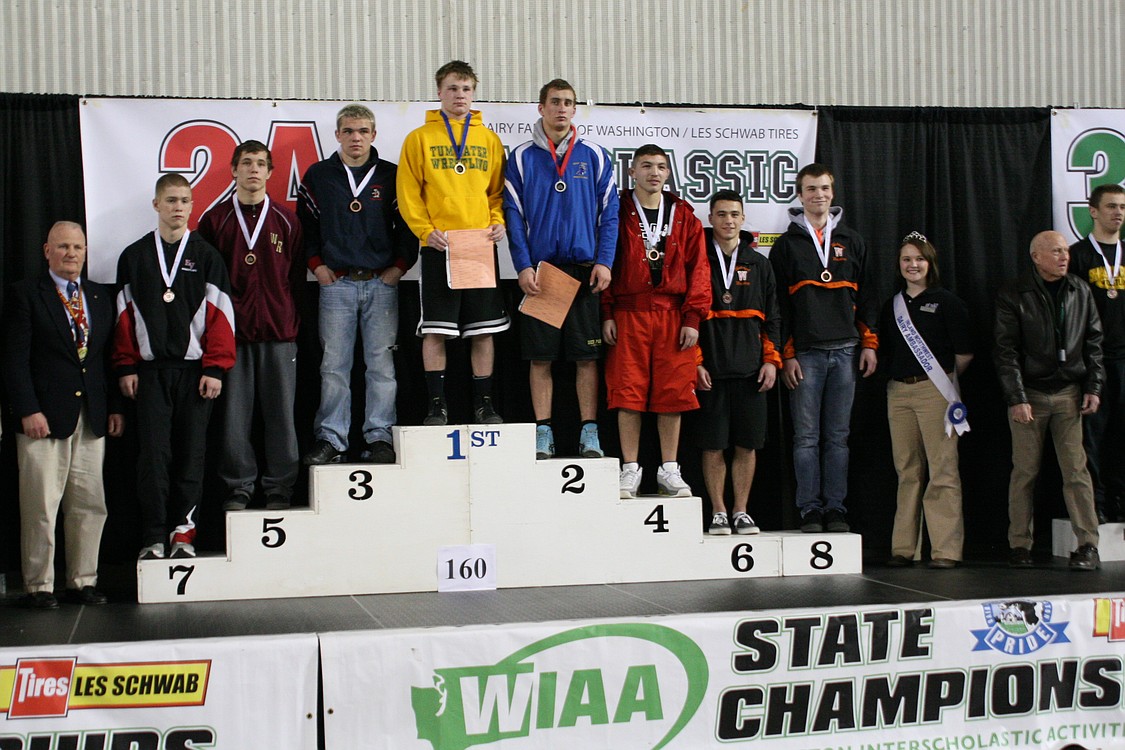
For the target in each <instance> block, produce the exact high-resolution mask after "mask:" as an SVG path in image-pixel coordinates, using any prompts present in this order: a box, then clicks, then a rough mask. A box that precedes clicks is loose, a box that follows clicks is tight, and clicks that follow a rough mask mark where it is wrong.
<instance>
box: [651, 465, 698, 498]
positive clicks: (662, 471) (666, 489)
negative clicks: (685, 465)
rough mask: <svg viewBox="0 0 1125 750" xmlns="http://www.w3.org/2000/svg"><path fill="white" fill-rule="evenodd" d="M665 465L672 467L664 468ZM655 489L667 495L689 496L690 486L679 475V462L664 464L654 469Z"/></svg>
mask: <svg viewBox="0 0 1125 750" xmlns="http://www.w3.org/2000/svg"><path fill="white" fill-rule="evenodd" d="M665 466H671V467H672V468H670V469H666V468H664V467H665ZM656 489H657V491H658V492H659V493H660V494H661V495H665V496H667V497H691V487H688V486H687V482H685V481H684V478H683V477H681V476H680V465H679V464H664V466H661V467H660V468H659V469H657V470H656Z"/></svg>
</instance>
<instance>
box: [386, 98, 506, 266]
mask: <svg viewBox="0 0 1125 750" xmlns="http://www.w3.org/2000/svg"><path fill="white" fill-rule="evenodd" d="M469 117H470V118H472V119H471V120H470V121H469V133H468V136H467V137H466V138H465V149H464V151H463V152H462V154H461V163H462V164H464V166H465V171H464V173H463V174H457V171H456V166H457V155H456V149H455V148H454V146H453V143H452V142H451V141H450V138H449V131H448V130H447V129H446V127H445V122H444V121H443V120H442V117H441V110H436V109H435V110H430V111H429V112H427V113H426V124H425V125H423V126H422V127H420V128H417V129H416V130H413V131H411V133H410V134H409V135H408V136H406V140H404V141H403V142H402V156H401V157H399V165H398V181H397V186H398V209H399V212H400V213H401V214H402V218H404V219H405V220H406V223H407V224H409V225H410V229H411V231H413V232H414V234H415V235H417V237H418V241H419V242H421V243H422V244H425V243H426V238H427V237H428V236H429V235H430V232H432V231H434V230H435V229H440V230H442V231H443V232H446V231H449V230H450V229H486V228H488V227H489V226H491V225H493V224H501V225H503V224H504V207H503V197H504V147H503V145H502V144H501V143H500V138H499V136H497V135H496V134H495V133H493V132H492V131H491V130H489V129H488V128H486V127H485V126H484V123H483V121H482V120H481V116H480V112H478V111H477V110H472V111H470V112H469ZM449 126H450V128H451V129H452V130H453V138H454V139H455V140H456V141H457V142H460V141H461V134H462V132H464V126H465V120H464V119H460V120H454V119H450V121H449Z"/></svg>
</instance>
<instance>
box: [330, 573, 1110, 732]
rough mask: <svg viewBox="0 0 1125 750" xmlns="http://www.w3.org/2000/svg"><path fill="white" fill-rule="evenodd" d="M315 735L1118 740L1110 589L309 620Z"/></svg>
mask: <svg viewBox="0 0 1125 750" xmlns="http://www.w3.org/2000/svg"><path fill="white" fill-rule="evenodd" d="M321 654H322V655H321V659H322V670H323V678H324V688H323V689H324V706H325V719H324V724H325V738H326V740H327V743H326V745H327V747H329V748H386V749H387V750H391V749H393V750H466V748H470V747H473V748H477V747H482V748H489V747H495V748H498V749H499V748H504V749H505V750H530V749H532V748H536V749H543V750H547V749H553V748H611V747H612V748H619V747H620V748H645V749H648V748H652V749H653V750H659V749H660V748H688V749H690V750H697V749H698V748H705V747H724V746H726V747H746V748H754V749H755V750H758V749H765V750H769V749H773V748H776V749H777V750H824V749H827V748H831V749H832V750H980V749H981V748H1035V749H1036V750H1044V749H1045V750H1062V749H1063V748H1066V749H1067V750H1095V749H1097V750H1108V749H1109V748H1120V747H1125V711H1123V690H1122V683H1123V675H1125V670H1123V668H1125V599H1123V598H1122V597H1121V595H1120V594H1115V595H1103V596H1099V597H1089V598H1080V597H1072V598H1056V599H1005V600H994V601H982V602H975V603H973V602H968V603H965V602H962V603H957V604H949V605H946V604H934V605H927V604H923V605H896V606H871V607H862V608H849V609H845V608H836V609H830V610H825V611H797V610H792V611H783V612H768V613H767V612H763V613H745V614H722V615H706V616H692V617H676V618H653V619H644V620H632V621H604V622H593V623H581V622H576V623H552V624H540V625H526V626H516V627H499V626H498V627H478V628H457V629H442V630H430V631H410V632H405V631H399V632H354V633H335V634H322V635H321Z"/></svg>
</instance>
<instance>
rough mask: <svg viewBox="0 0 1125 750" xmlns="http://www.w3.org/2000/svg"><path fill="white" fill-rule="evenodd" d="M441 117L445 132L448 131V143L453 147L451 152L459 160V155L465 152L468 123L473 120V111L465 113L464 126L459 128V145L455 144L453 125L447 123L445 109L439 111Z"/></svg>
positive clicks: (447, 118)
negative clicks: (443, 121)
mask: <svg viewBox="0 0 1125 750" xmlns="http://www.w3.org/2000/svg"><path fill="white" fill-rule="evenodd" d="M441 119H443V120H445V132H447V133H449V145H450V146H452V147H453V153H454V154H456V156H457V161H461V157H462V156H463V155H464V153H465V146H466V145H467V144H468V143H469V123H470V122H472V120H473V113H472V112H470V113H469V114H467V115H465V127H463V128H461V145H457V141H456V140H455V139H454V138H453V126H452V125H450V124H449V117H448V116H447V115H446V114H445V110H442V111H441Z"/></svg>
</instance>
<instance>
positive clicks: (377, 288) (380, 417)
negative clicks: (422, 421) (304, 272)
mask: <svg viewBox="0 0 1125 750" xmlns="http://www.w3.org/2000/svg"><path fill="white" fill-rule="evenodd" d="M357 328H358V329H359V331H360V332H361V334H362V335H363V360H364V363H365V364H366V365H367V372H366V374H365V376H364V383H365V384H366V398H367V400H366V404H365V405H366V408H365V410H364V415H365V416H364V420H363V439H364V440H365V441H367V442H368V443H373V442H375V441H377V440H385V441H387V442H388V443H389V442H391V425H393V424H394V423H395V394H396V393H397V391H398V384H397V383H396V382H395V362H394V353H393V347H394V345H395V341H396V338H397V334H398V288H397V287H392V286H387V285H386V284H384V283H383V282H382V281H380V280H379V279H378V278H375V279H371V280H370V281H353V280H351V279H347V278H341V279H337V280H336V282H335V283H334V284H329V285H328V286H322V287H320V344H321V346H322V347H324V356H323V358H322V359H321V360H320V408H319V409H317V412H316V430H315V434H316V438H317V439H318V440H327V441H328V442H329V443H331V444H332V447H333V448H335V449H336V450H338V451H344V450H347V448H348V432H349V429H350V426H351V414H352V393H351V375H352V356H353V353H354V352H355V337H356V329H357Z"/></svg>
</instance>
